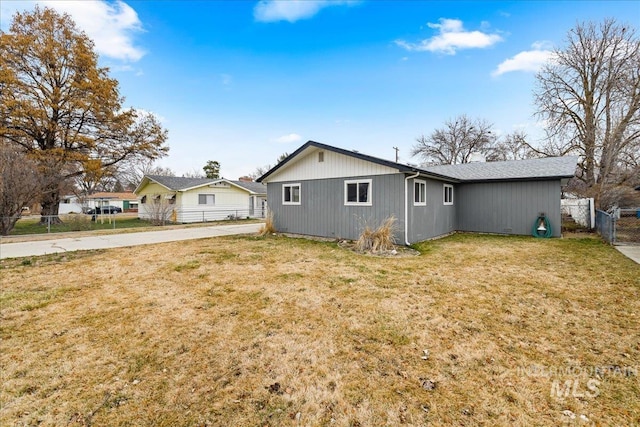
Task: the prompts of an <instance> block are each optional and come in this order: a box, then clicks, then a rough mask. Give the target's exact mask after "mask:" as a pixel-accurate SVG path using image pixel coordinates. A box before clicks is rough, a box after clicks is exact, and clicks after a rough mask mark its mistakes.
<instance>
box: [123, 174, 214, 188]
mask: <svg viewBox="0 0 640 427" xmlns="http://www.w3.org/2000/svg"><path fill="white" fill-rule="evenodd" d="M145 178H148V179H149V180H151V181H154V182H156V183H158V184H160V185H162V186H163V187H166V188H167V189H168V190H172V191H184V190H188V189H189V188H194V187H201V186H203V185H207V184H212V183H214V182H216V181H218V180H217V179H211V178H185V177H181V176H162V175H145ZM142 183H144V178H143V179H142ZM142 183H140V185H142ZM137 190H138V189H137V188H136V192H137Z"/></svg>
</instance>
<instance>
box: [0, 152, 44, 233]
mask: <svg viewBox="0 0 640 427" xmlns="http://www.w3.org/2000/svg"><path fill="white" fill-rule="evenodd" d="M43 184H44V178H43V176H42V173H40V171H39V170H38V166H37V164H36V163H35V162H34V161H33V160H31V159H29V158H27V156H26V155H25V154H24V153H22V152H21V151H20V150H18V149H17V148H16V147H14V146H11V145H9V144H7V143H6V142H2V143H0V234H2V235H3V236H6V235H7V234H9V233H10V232H11V230H13V227H14V226H15V225H16V222H17V221H18V219H19V218H20V215H21V213H22V208H23V207H25V206H29V205H31V204H32V203H34V202H35V201H37V200H38V198H39V197H40V191H42V188H43Z"/></svg>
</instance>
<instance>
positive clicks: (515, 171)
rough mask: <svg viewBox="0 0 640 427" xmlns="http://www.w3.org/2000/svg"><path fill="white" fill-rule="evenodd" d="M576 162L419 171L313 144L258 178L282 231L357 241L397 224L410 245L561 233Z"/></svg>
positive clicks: (554, 160) (568, 159)
mask: <svg viewBox="0 0 640 427" xmlns="http://www.w3.org/2000/svg"><path fill="white" fill-rule="evenodd" d="M576 163H577V158H576V157H552V158H544V159H533V160H519V161H508V162H490V163H467V164H462V165H445V166H434V167H426V168H418V167H415V166H410V165H406V164H401V163H395V162H392V161H388V160H384V159H380V158H377V157H372V156H368V155H364V154H361V153H358V152H356V151H349V150H344V149H341V148H337V147H332V146H329V145H325V144H321V143H319V142H314V141H309V142H307V143H306V144H304V145H303V146H302V147H300V148H299V149H297V150H296V151H295V152H294V153H292V154H291V155H290V156H288V157H287V158H286V159H285V160H283V161H282V162H280V163H279V164H278V165H277V166H275V167H274V168H272V169H271V170H269V171H268V172H267V173H265V174H264V175H263V176H261V177H260V178H259V179H258V181H259V182H263V183H266V184H267V199H268V200H269V209H270V210H271V211H272V212H273V215H274V222H275V228H276V229H277V230H278V231H280V232H287V233H296V234H305V235H312V236H322V237H332V238H345V239H357V238H358V236H359V234H360V232H361V231H362V229H363V227H364V226H365V225H370V226H377V225H379V224H380V223H382V221H384V220H385V219H386V218H387V217H390V216H394V217H395V218H396V219H397V226H398V230H397V232H396V236H395V237H396V240H397V241H398V242H403V243H405V244H411V243H414V242H418V241H422V240H426V239H430V238H433V237H437V236H442V235H446V234H448V233H451V232H454V231H473V232H485V233H500V234H522V235H530V234H531V233H532V228H533V226H534V224H537V223H538V221H539V217H540V216H541V215H544V216H545V217H546V220H547V221H548V224H549V225H550V226H551V233H550V234H551V235H552V236H555V237H559V236H560V189H561V186H563V185H564V184H566V181H567V180H568V179H569V178H571V177H572V176H573V175H574V172H575V168H576Z"/></svg>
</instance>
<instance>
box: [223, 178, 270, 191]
mask: <svg viewBox="0 0 640 427" xmlns="http://www.w3.org/2000/svg"><path fill="white" fill-rule="evenodd" d="M229 182H233V183H234V184H235V185H237V186H239V187H243V188H246V189H247V190H249V192H250V193H255V194H267V186H266V185H264V184H263V183H261V182H249V181H229Z"/></svg>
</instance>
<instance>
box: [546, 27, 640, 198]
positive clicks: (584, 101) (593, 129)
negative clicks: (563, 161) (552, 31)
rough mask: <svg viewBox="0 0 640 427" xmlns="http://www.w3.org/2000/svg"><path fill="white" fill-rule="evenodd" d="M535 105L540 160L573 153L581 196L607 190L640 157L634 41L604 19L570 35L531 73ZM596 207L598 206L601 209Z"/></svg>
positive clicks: (639, 65)
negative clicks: (542, 127) (542, 128)
mask: <svg viewBox="0 0 640 427" xmlns="http://www.w3.org/2000/svg"><path fill="white" fill-rule="evenodd" d="M535 102H536V104H537V107H538V115H539V117H540V118H541V119H543V120H545V121H546V123H547V126H548V127H547V133H548V140H547V143H546V145H545V146H544V147H543V149H542V150H540V151H541V152H543V153H544V154H547V155H564V154H569V153H572V154H578V155H580V158H581V163H580V168H581V173H580V174H579V179H581V180H582V181H583V182H584V184H585V188H586V192H587V195H589V196H591V197H594V198H595V199H596V205H597V206H600V205H601V203H600V201H601V199H602V197H603V195H604V194H605V193H606V192H607V189H608V188H612V187H615V186H616V185H619V184H620V181H619V180H620V179H621V178H622V177H624V176H626V175H627V174H626V173H625V171H629V170H633V168H634V167H635V165H637V164H638V159H639V158H640V40H639V39H638V37H637V35H636V32H635V30H634V29H633V28H631V27H629V26H623V25H620V24H618V23H617V22H616V21H615V20H612V19H608V20H605V21H603V22H602V23H600V24H599V25H597V24H595V23H592V22H590V23H586V24H579V25H577V26H576V27H575V28H573V29H571V30H570V31H569V33H568V36H567V42H566V46H565V47H564V48H561V49H556V50H555V51H554V55H553V57H552V59H551V60H550V61H549V63H548V64H547V65H546V66H545V67H544V68H543V69H542V70H541V71H540V72H539V73H538V75H537V89H536V92H535ZM603 207H604V206H603Z"/></svg>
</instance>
